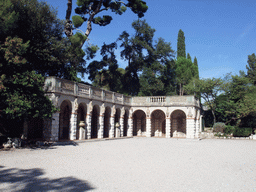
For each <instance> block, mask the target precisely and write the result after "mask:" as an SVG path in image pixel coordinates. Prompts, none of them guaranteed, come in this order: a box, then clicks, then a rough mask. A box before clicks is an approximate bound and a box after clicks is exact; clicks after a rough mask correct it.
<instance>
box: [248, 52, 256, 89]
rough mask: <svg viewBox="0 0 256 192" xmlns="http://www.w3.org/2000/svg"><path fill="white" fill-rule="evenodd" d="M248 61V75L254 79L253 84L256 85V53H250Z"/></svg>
mask: <svg viewBox="0 0 256 192" xmlns="http://www.w3.org/2000/svg"><path fill="white" fill-rule="evenodd" d="M247 63H248V65H246V69H247V75H248V77H249V78H250V79H251V80H252V82H253V84H254V85H256V56H255V54H254V53H253V54H252V55H248V61H247Z"/></svg>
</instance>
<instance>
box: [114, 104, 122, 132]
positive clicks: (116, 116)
mask: <svg viewBox="0 0 256 192" xmlns="http://www.w3.org/2000/svg"><path fill="white" fill-rule="evenodd" d="M120 115H121V110H120V108H117V109H116V113H115V123H114V137H116V134H117V133H116V131H117V130H116V123H119V134H120ZM119 136H120V135H119Z"/></svg>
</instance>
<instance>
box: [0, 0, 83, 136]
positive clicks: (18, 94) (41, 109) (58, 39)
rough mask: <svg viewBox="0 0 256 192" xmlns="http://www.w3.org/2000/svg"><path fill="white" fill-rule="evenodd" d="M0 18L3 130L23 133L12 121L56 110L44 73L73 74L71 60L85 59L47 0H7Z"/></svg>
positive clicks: (79, 63)
mask: <svg viewBox="0 0 256 192" xmlns="http://www.w3.org/2000/svg"><path fill="white" fill-rule="evenodd" d="M0 18H1V22H0V74H1V80H0V97H1V99H0V116H1V117H0V121H1V124H2V125H3V126H1V129H2V130H1V132H5V133H8V134H16V135H15V136H19V134H18V133H19V131H18V130H17V129H16V128H17V127H15V126H10V125H9V123H10V122H16V123H14V124H16V126H17V125H22V122H23V121H24V120H29V119H30V118H34V117H39V118H49V117H51V115H52V112H54V111H55V110H56V109H55V108H54V107H53V105H52V103H51V102H50V100H49V99H48V98H47V97H46V96H45V93H44V91H43V86H44V77H45V76H48V75H56V76H59V77H66V76H70V77H72V73H71V72H70V70H69V69H70V62H71V61H72V62H74V61H77V67H81V69H82V68H83V59H82V58H81V57H80V56H76V55H75V54H73V52H72V48H71V43H70V41H69V40H68V39H67V38H63V34H62V33H63V29H64V25H63V22H61V21H60V20H59V19H57V17H56V12H55V11H54V10H53V9H52V8H50V7H49V5H47V4H46V3H45V2H38V1H36V0H23V1H18V0H7V1H1V2H0ZM2 21H3V24H2ZM73 77H74V76H73ZM17 122H18V123H17Z"/></svg>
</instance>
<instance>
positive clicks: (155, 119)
mask: <svg viewBox="0 0 256 192" xmlns="http://www.w3.org/2000/svg"><path fill="white" fill-rule="evenodd" d="M165 121H166V120H165V113H164V112H163V111H162V110H160V109H157V110H155V111H153V112H152V113H151V136H156V137H163V136H165V133H166V131H165V129H166V127H165V124H166V123H165Z"/></svg>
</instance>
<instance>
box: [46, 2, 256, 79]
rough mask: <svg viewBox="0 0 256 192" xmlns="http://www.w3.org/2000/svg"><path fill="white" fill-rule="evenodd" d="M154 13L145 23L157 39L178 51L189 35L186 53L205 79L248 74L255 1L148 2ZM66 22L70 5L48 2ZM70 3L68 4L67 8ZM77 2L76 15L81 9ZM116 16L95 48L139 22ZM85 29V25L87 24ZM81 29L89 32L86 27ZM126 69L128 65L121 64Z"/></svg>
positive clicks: (96, 34) (98, 30) (98, 31)
mask: <svg viewBox="0 0 256 192" xmlns="http://www.w3.org/2000/svg"><path fill="white" fill-rule="evenodd" d="M144 1H146V3H147V5H148V7H149V9H148V11H147V12H146V14H145V17H144V18H143V19H146V21H147V23H148V24H149V25H150V26H151V27H152V28H154V29H156V32H155V39H157V38H159V37H162V38H164V39H165V41H166V42H171V45H172V48H173V49H174V50H175V51H176V50H177V37H178V31H179V29H182V30H183V31H184V34H185V38H186V40H185V43H186V52H187V53H190V55H191V57H192V59H193V58H194V57H195V56H196V57H197V60H198V65H199V75H200V78H212V77H223V76H224V75H225V74H227V73H230V72H231V73H232V74H238V73H239V70H243V71H246V65H247V58H248V55H250V54H252V53H255V52H256V49H255V45H256V38H255V34H256V22H255V18H256V17H255V10H256V1H255V0H144ZM47 2H48V3H49V4H50V5H52V6H53V7H54V8H57V10H58V17H59V18H60V19H65V14H66V8H67V0H65V1H63V0H48V1H47ZM63 2H64V3H63ZM75 3H76V0H73V12H72V13H73V14H74V8H75V6H76V4H75ZM103 14H104V15H107V14H110V15H112V16H113V20H112V22H111V23H110V25H108V26H105V27H100V26H95V25H94V26H93V29H92V32H91V34H90V36H89V39H90V42H91V43H92V44H96V45H98V46H99V47H101V45H102V44H103V43H104V42H105V43H112V42H114V41H115V40H116V39H117V38H118V36H119V35H120V34H121V33H122V32H123V31H125V30H126V31H127V32H129V33H130V34H133V33H134V30H133V29H132V27H131V23H132V22H133V21H134V20H136V19H137V17H136V15H135V14H133V13H132V12H131V11H130V10H129V9H127V11H126V12H125V13H124V14H123V15H122V16H119V15H115V14H112V13H107V12H105V13H103ZM84 25H85V24H84ZM81 29H84V30H85V27H83V26H82V28H81ZM119 65H120V67H123V68H125V66H126V62H125V61H121V60H120V62H119Z"/></svg>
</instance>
